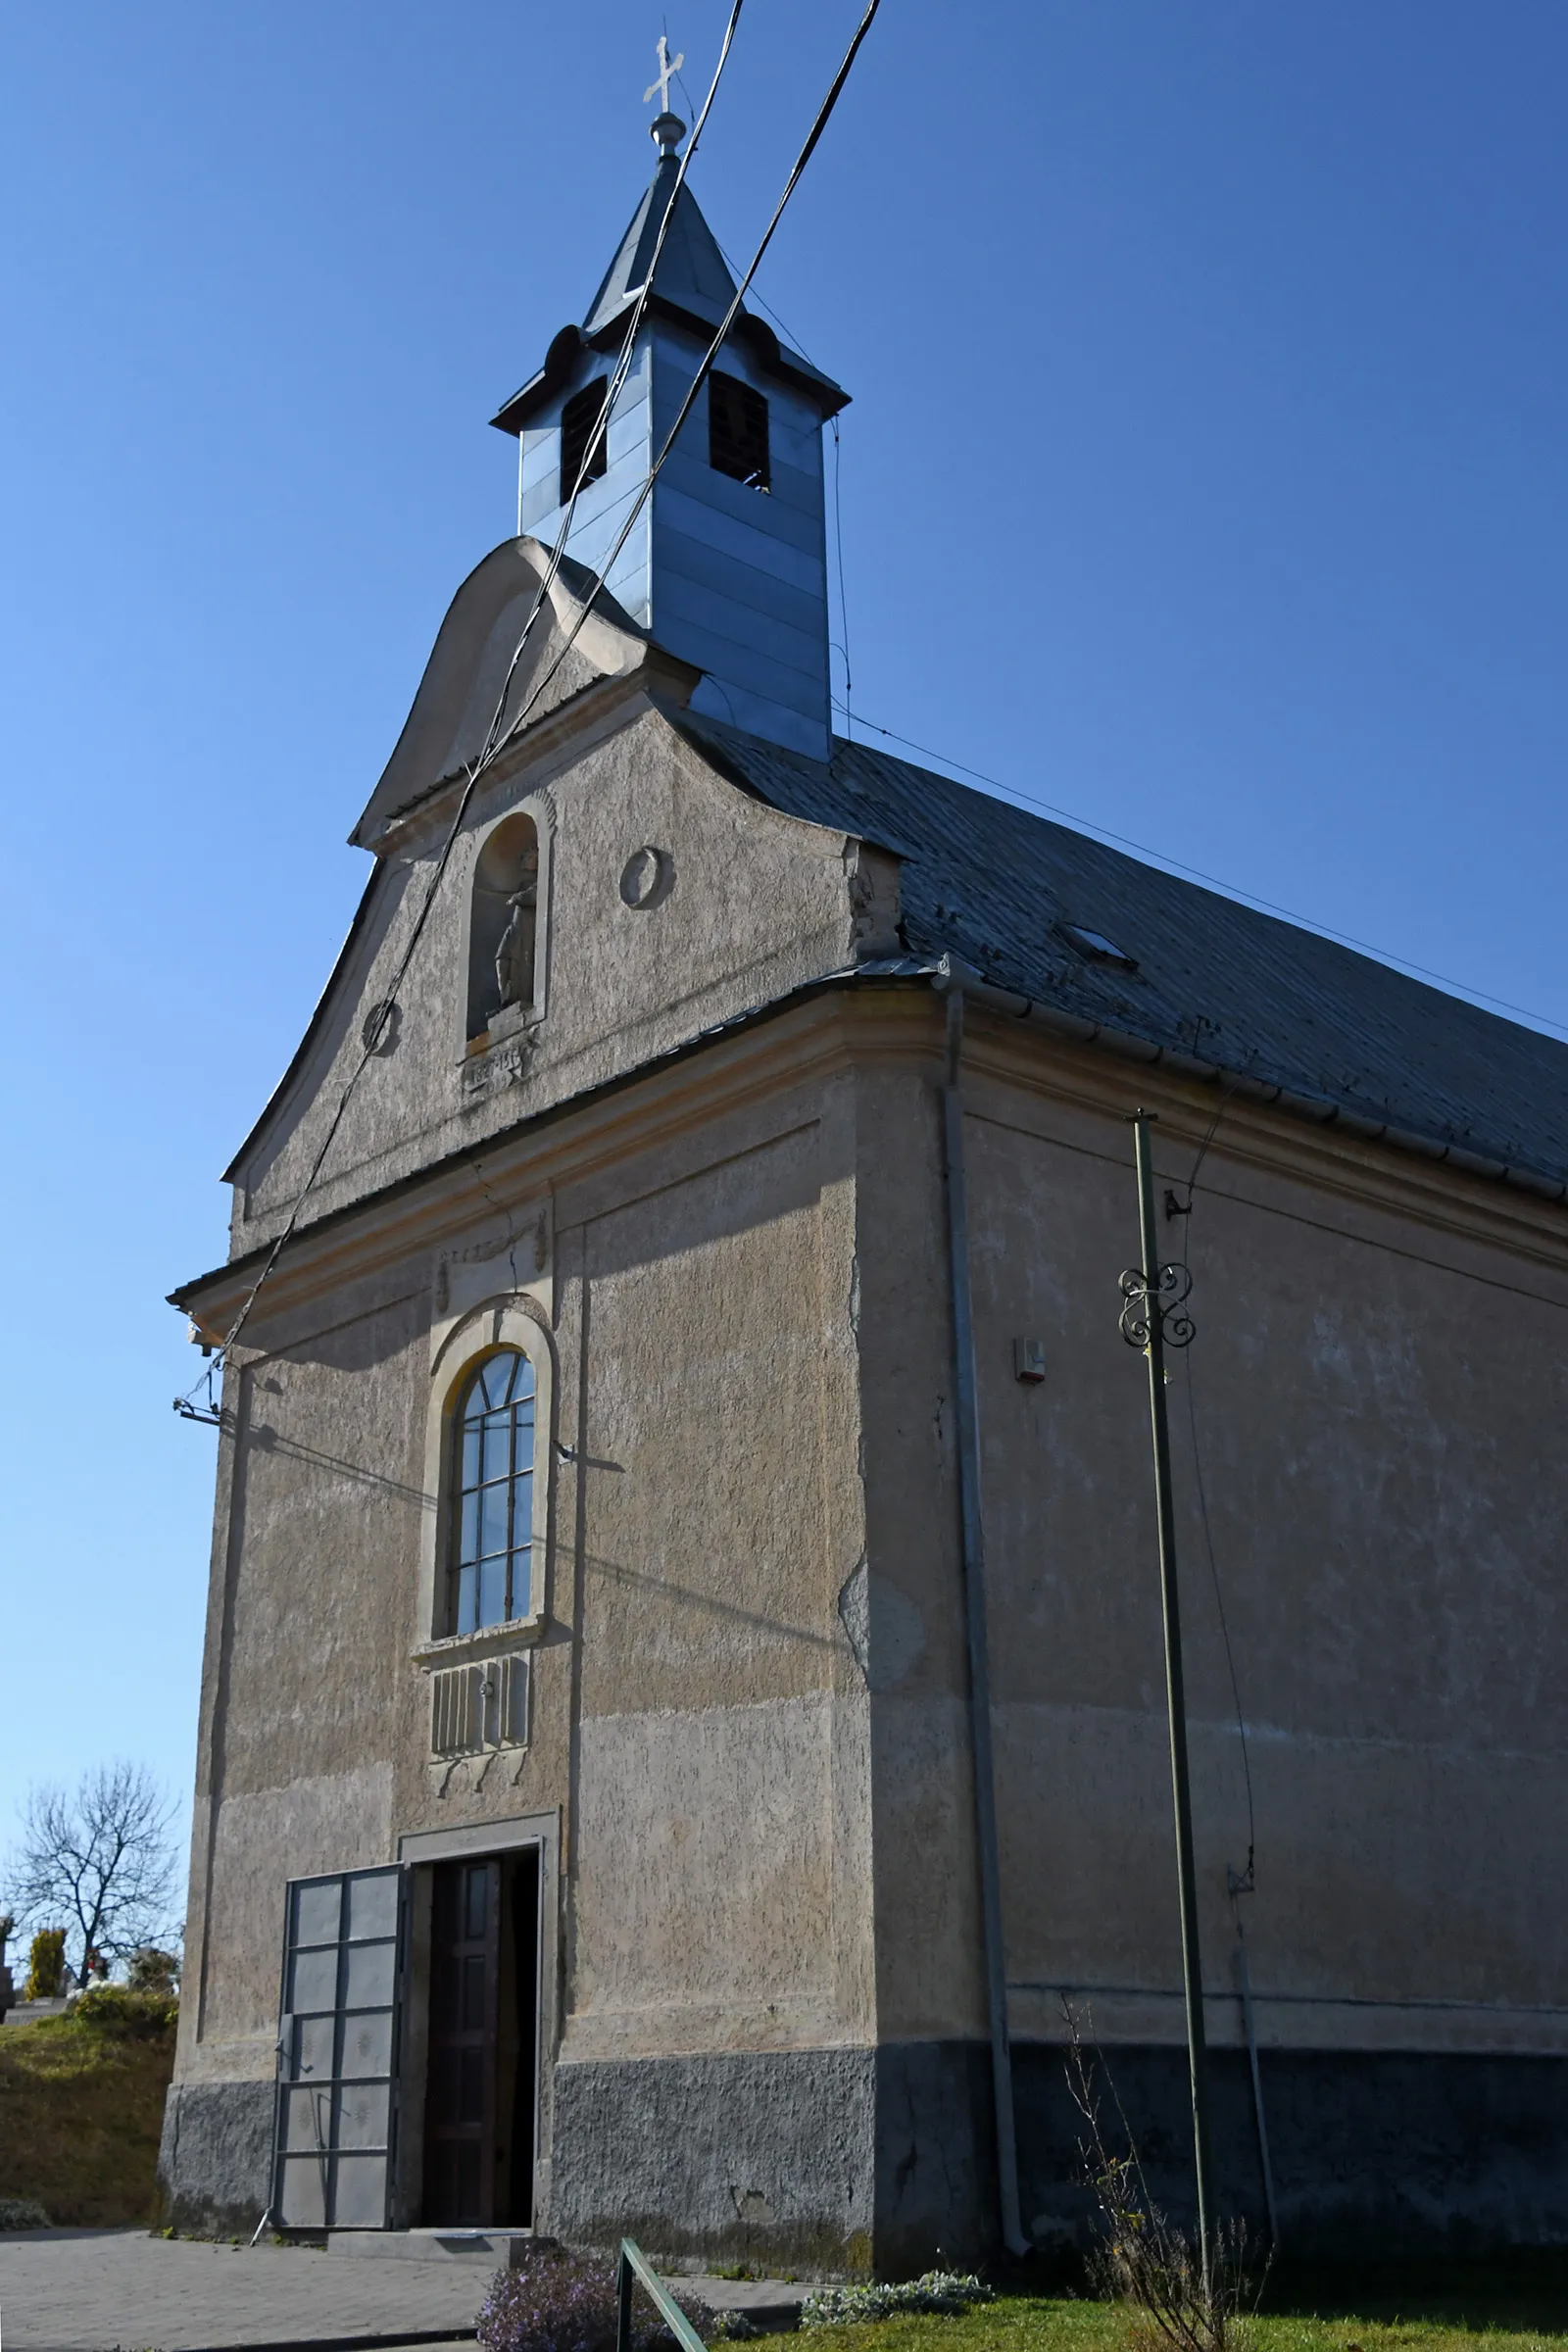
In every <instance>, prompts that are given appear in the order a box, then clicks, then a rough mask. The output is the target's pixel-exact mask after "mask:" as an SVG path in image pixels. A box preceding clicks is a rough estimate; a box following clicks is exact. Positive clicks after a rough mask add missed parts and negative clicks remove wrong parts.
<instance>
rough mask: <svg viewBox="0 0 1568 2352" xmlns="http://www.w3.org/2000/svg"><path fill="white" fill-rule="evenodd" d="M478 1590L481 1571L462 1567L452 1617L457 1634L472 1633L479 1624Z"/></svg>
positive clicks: (453, 1629) (453, 1628) (454, 1630)
mask: <svg viewBox="0 0 1568 2352" xmlns="http://www.w3.org/2000/svg"><path fill="white" fill-rule="evenodd" d="M478 1593H479V1571H478V1570H477V1568H463V1569H460V1570H459V1572H458V1598H457V1607H456V1608H455V1609H454V1611H453V1618H452V1631H453V1632H454V1633H455V1634H471V1633H472V1632H473V1630H474V1628H475V1626H476V1625H477V1624H478V1622H479V1618H478V1606H477V1604H478Z"/></svg>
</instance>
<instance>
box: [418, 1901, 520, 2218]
mask: <svg viewBox="0 0 1568 2352" xmlns="http://www.w3.org/2000/svg"><path fill="white" fill-rule="evenodd" d="M500 1993H501V1865H500V1863H499V1862H493V1861H474V1862H446V1863H443V1864H442V1865H441V1866H440V1867H439V1868H438V1870H437V1871H436V1873H435V1885H434V1887H433V1889H432V1901H431V1915H430V2071H429V2077H428V2081H427V2083H426V2088H425V2110H424V2113H425V2130H424V2219H425V2221H426V2223H427V2224H433V2225H437V2226H444V2227H446V2228H448V2229H488V2228H490V2227H491V2226H492V2225H493V2223H494V2222H495V2220H496V2106H497V2092H498V2089H499V2087H500V2085H499V2083H498V2082H497V2067H496V2059H497V2054H498V2052H497V2045H498V2042H499V2040H500V2034H499V2025H500Z"/></svg>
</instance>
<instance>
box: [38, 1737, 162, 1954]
mask: <svg viewBox="0 0 1568 2352" xmlns="http://www.w3.org/2000/svg"><path fill="white" fill-rule="evenodd" d="M173 1815H174V1808H173V1805H172V1803H171V1801H170V1799H169V1797H168V1796H167V1795H166V1794H165V1792H164V1790H163V1789H162V1788H161V1787H160V1785H159V1783H158V1782H157V1781H156V1780H155V1779H154V1778H153V1776H152V1774H151V1773H150V1772H149V1771H148V1770H147V1768H146V1766H145V1765H144V1764H125V1763H118V1764H99V1765H96V1766H95V1767H94V1768H93V1770H92V1771H91V1772H88V1773H85V1774H84V1775H83V1776H82V1778H81V1780H80V1781H79V1782H78V1784H77V1786H76V1788H75V1789H73V1790H67V1789H60V1788H56V1787H53V1786H47V1785H46V1786H40V1787H37V1788H34V1789H31V1790H30V1791H29V1793H28V1796H27V1801H26V1803H25V1806H24V1807H23V1813H22V1838H21V1842H20V1844H19V1845H18V1847H17V1850H16V1852H15V1853H14V1854H13V1855H12V1857H11V1860H10V1865H9V1869H8V1872H7V1877H8V1880H9V1892H10V1895H11V1899H12V1900H13V1902H14V1903H15V1905H16V1908H17V1910H18V1911H19V1912H20V1913H22V1914H23V1915H24V1916H25V1917H26V1918H29V1919H32V1920H48V1921H51V1922H58V1921H60V1920H66V1921H68V1922H69V1923H70V1924H71V1927H72V1929H73V1931H74V1933H75V1934H76V1935H78V1936H80V1938H81V1945H80V1951H79V1954H78V1956H77V1964H76V1977H77V1981H78V1983H79V1982H81V1981H82V1980H84V1979H85V1977H86V1973H87V1956H88V1954H89V1953H90V1952H95V1951H96V1952H102V1953H104V1954H106V1955H107V1956H108V1957H109V1958H111V1959H116V1960H119V1959H123V1958H125V1957H126V1956H127V1955H128V1954H129V1953H131V1952H133V1951H135V1950H136V1949H137V1948H138V1946H140V1945H142V1944H149V1943H154V1942H158V1941H160V1940H163V1939H165V1938H167V1937H168V1936H169V1933H170V1926H171V1919H172V1898H173V1887H174V1848H173V1843H172V1839H171V1838H170V1835H169V1831H170V1824H171V1822H172V1819H173Z"/></svg>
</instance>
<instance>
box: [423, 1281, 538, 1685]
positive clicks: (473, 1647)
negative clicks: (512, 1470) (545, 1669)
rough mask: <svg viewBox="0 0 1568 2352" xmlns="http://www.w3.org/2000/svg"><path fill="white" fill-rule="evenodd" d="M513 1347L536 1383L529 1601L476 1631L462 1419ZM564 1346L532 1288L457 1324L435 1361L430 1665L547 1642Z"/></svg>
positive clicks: (429, 1446) (428, 1535)
mask: <svg viewBox="0 0 1568 2352" xmlns="http://www.w3.org/2000/svg"><path fill="white" fill-rule="evenodd" d="M505 1348H514V1349H515V1350H516V1352H517V1353H518V1354H521V1355H524V1356H526V1357H527V1359H528V1361H529V1363H530V1364H531V1366H532V1368H533V1381H534V1449H533V1494H532V1518H531V1527H530V1541H529V1553H528V1570H529V1576H528V1583H529V1590H528V1593H527V1595H526V1606H525V1607H523V1608H520V1609H517V1613H516V1614H515V1615H514V1616H512V1617H510V1618H506V1619H504V1620H503V1621H502V1622H501V1623H500V1624H497V1625H488V1626H481V1627H479V1628H477V1629H476V1630H474V1631H473V1632H471V1633H461V1634H460V1633H451V1632H449V1631H448V1630H447V1627H448V1625H449V1624H450V1617H449V1614H448V1608H449V1594H450V1592H451V1583H450V1572H451V1563H452V1558H453V1553H454V1549H455V1543H456V1536H455V1530H456V1510H455V1504H456V1499H457V1487H456V1478H455V1472H456V1468H457V1462H458V1422H459V1417H460V1413H461V1409H462V1405H463V1400H464V1399H465V1397H466V1395H467V1393H468V1385H469V1382H470V1380H471V1379H472V1377H473V1375H474V1374H475V1373H476V1372H477V1371H478V1369H479V1367H480V1365H481V1364H482V1363H483V1362H484V1361H485V1360H486V1359H487V1358H488V1357H490V1356H493V1355H496V1354H498V1353H499V1352H501V1351H502V1350H503V1349H505ZM556 1371H557V1365H556V1350H555V1342H554V1339H553V1337H552V1335H551V1332H550V1329H549V1325H548V1322H547V1319H546V1314H545V1309H544V1307H543V1306H542V1305H541V1304H540V1302H539V1301H538V1300H537V1299H534V1298H532V1297H530V1296H529V1295H528V1294H527V1293H526V1292H518V1293H515V1294H514V1295H512V1296H510V1297H508V1298H505V1299H486V1300H484V1301H483V1302H482V1303H481V1304H479V1305H478V1306H475V1307H473V1308H471V1309H470V1310H469V1311H468V1312H467V1313H466V1314H465V1315H464V1316H463V1317H462V1318H461V1320H460V1321H458V1322H457V1323H455V1324H454V1325H453V1326H452V1328H451V1330H450V1331H449V1332H448V1333H447V1334H446V1336H445V1338H444V1339H443V1341H442V1342H441V1345H440V1346H439V1348H437V1349H436V1352H435V1358H434V1361H433V1362H432V1364H431V1367H430V1397H429V1407H428V1413H427V1420H426V1432H425V1483H424V1493H425V1496H426V1503H427V1507H426V1508H425V1510H424V1512H423V1513H422V1514H421V1515H422V1518H423V1521H424V1529H423V1544H422V1549H421V1560H420V1573H419V1601H418V1611H419V1613H418V1620H417V1637H416V1641H415V1646H414V1653H413V1654H414V1657H415V1659H416V1661H417V1662H418V1663H422V1664H424V1665H426V1666H428V1667H434V1666H437V1665H446V1664H450V1663H455V1662H457V1661H459V1660H461V1659H463V1658H468V1657H484V1656H489V1655H492V1654H494V1653H495V1652H496V1651H498V1650H503V1649H510V1648H516V1647H517V1646H519V1645H520V1644H521V1643H523V1642H537V1641H538V1640H539V1639H540V1637H541V1635H542V1633H543V1630H544V1625H545V1620H546V1615H547V1612H548V1607H549V1592H550V1574H551V1543H552V1534H553V1520H554V1508H555V1485H556V1466H557V1458H558V1455H557V1443H556V1409H557V1408H556ZM514 1607H515V1609H516V1608H517V1603H516V1600H514Z"/></svg>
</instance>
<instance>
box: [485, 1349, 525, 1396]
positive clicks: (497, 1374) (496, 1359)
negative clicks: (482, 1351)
mask: <svg viewBox="0 0 1568 2352" xmlns="http://www.w3.org/2000/svg"><path fill="white" fill-rule="evenodd" d="M516 1365H517V1359H516V1357H515V1355H512V1354H507V1355H493V1356H491V1358H490V1360H489V1362H488V1363H487V1364H485V1365H484V1367H483V1369H482V1370H481V1372H480V1375H479V1377H480V1379H481V1381H482V1382H483V1383H484V1394H485V1400H486V1402H487V1403H489V1404H491V1405H497V1404H505V1403H506V1401H507V1397H508V1393H509V1392H510V1390H511V1387H512V1376H513V1374H514V1372H515V1370H516Z"/></svg>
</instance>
